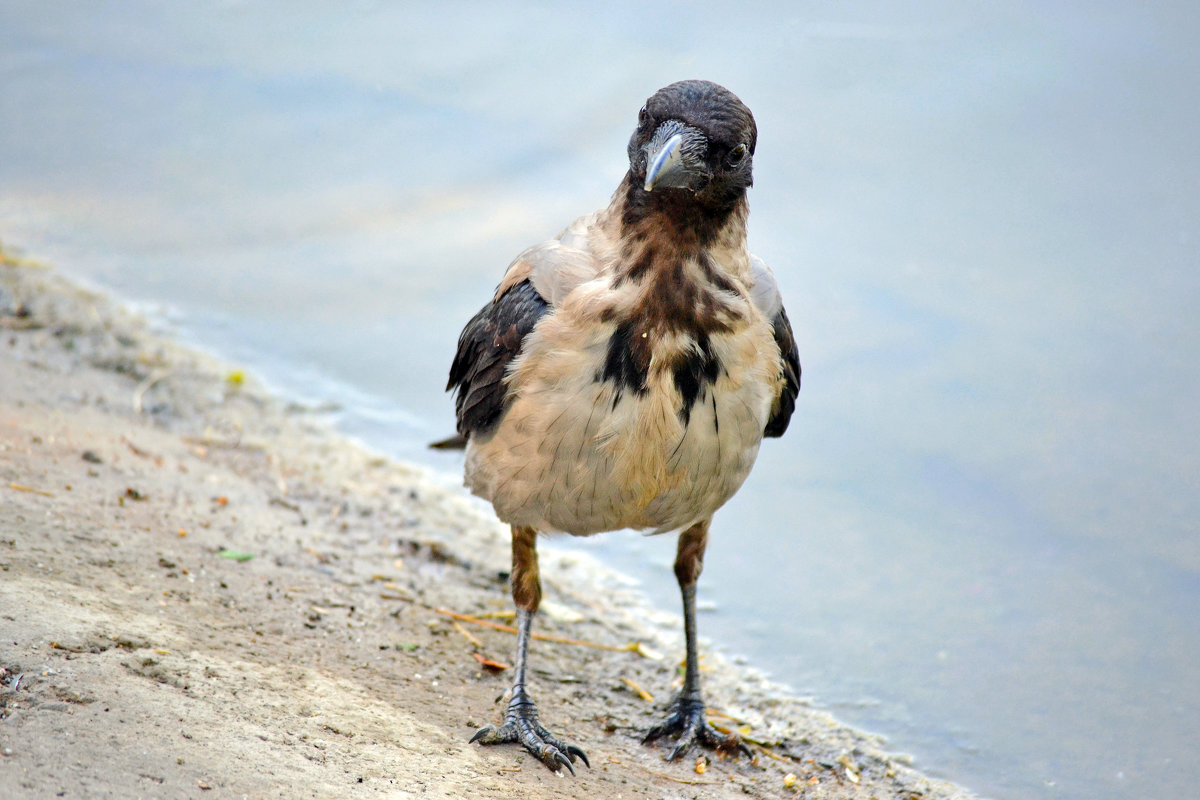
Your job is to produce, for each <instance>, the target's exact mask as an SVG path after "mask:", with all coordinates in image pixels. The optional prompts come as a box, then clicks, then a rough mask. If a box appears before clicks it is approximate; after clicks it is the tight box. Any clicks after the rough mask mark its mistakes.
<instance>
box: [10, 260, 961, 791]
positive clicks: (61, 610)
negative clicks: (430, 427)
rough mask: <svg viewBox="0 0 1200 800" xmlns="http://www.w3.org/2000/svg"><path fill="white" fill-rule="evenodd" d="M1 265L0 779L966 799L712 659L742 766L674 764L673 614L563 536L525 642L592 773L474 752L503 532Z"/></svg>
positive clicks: (458, 494) (196, 786)
mask: <svg viewBox="0 0 1200 800" xmlns="http://www.w3.org/2000/svg"><path fill="white" fill-rule="evenodd" d="M0 262H2V263H0V796H3V797H6V798H44V797H53V796H62V797H89V798H90V797H121V798H127V797H205V798H220V797H243V796H245V797H286V798H294V797H318V798H327V797H328V798H357V797H367V796H378V795H383V796H390V797H409V796H421V797H473V798H516V797H521V798H535V799H536V798H549V797H576V798H589V799H591V798H596V797H605V798H615V797H626V798H632V797H649V798H675V797H689V798H690V797H705V798H710V797H716V798H720V797H745V796H750V797H792V796H799V797H809V798H909V799H912V798H922V799H925V798H928V799H931V800H932V799H933V798H966V797H971V796H972V795H971V794H970V793H969V792H967V791H965V790H962V789H960V788H958V787H955V786H952V785H949V784H946V783H943V782H939V781H934V780H930V779H927V778H925V777H923V776H922V775H920V774H919V773H917V772H916V771H914V770H913V769H912V768H911V767H910V766H909V764H908V760H907V759H905V758H903V757H899V756H895V755H889V754H888V753H887V752H886V747H885V745H884V743H883V742H881V741H880V740H879V739H877V738H875V737H872V736H870V735H868V734H864V733H861V732H858V731H854V730H851V729H849V728H846V727H845V726H842V725H840V724H839V723H837V722H836V721H835V720H833V719H832V718H831V717H830V716H829V715H827V714H826V713H824V712H822V711H820V710H817V709H814V708H812V707H811V706H810V705H809V704H808V703H807V702H805V701H803V700H801V699H799V698H796V697H793V696H790V695H789V694H788V693H787V692H786V691H784V690H783V689H781V688H780V687H778V686H774V685H772V684H770V683H769V682H768V681H766V680H764V679H763V678H762V677H761V676H760V675H758V674H757V673H755V672H753V671H752V670H749V669H747V668H745V667H739V666H735V665H733V664H730V663H728V662H726V661H725V660H723V659H721V658H720V657H719V656H717V655H711V654H710V655H706V656H705V661H704V667H705V672H704V681H705V687H706V691H707V694H708V699H709V705H710V709H711V710H712V711H713V712H716V713H715V714H714V716H713V721H714V722H715V723H717V724H719V725H722V726H727V727H733V728H738V729H740V730H742V731H743V733H744V734H745V735H746V736H747V738H748V739H749V740H750V741H752V742H754V744H753V750H754V752H755V754H756V755H755V758H754V760H753V762H751V761H750V760H748V759H746V758H737V759H725V758H721V757H718V756H715V755H713V756H712V757H711V759H703V758H702V760H701V762H700V764H699V765H698V763H697V755H699V753H698V752H693V753H692V754H691V755H690V756H688V757H685V758H684V759H683V760H680V761H676V762H672V763H668V762H665V761H664V760H663V759H662V755H663V753H664V752H666V750H667V748H666V746H665V745H663V746H656V747H649V746H643V745H642V744H641V743H640V740H641V735H642V732H644V731H645V730H646V729H648V728H649V727H650V726H651V725H653V724H654V723H655V722H656V721H657V720H658V719H659V718H660V717H661V716H662V714H663V707H664V706H665V703H666V701H667V700H668V699H669V698H670V695H671V692H672V691H673V688H674V686H676V685H678V683H677V682H678V680H679V675H680V670H679V662H680V659H681V658H682V651H683V647H682V636H681V632H680V624H679V621H678V619H677V618H675V617H674V616H673V615H664V614H661V613H659V612H655V611H652V610H650V609H648V607H647V606H646V605H645V604H644V602H643V600H642V599H641V597H640V595H639V594H638V593H637V592H636V591H634V590H631V589H630V588H629V586H628V582H627V581H625V580H623V579H622V578H621V576H619V575H615V574H613V573H612V572H610V571H608V570H605V569H604V568H603V567H601V566H600V565H598V564H596V563H594V562H592V561H590V560H588V559H587V558H585V557H581V556H579V555H576V554H569V555H568V554H562V553H556V552H555V551H554V550H553V548H552V541H551V542H550V545H551V546H550V547H543V550H544V552H543V556H542V576H543V581H544V584H545V594H546V597H547V600H548V601H549V602H548V604H547V608H546V609H545V611H546V613H543V614H541V615H540V616H539V619H538V621H537V628H536V629H537V631H538V633H540V634H544V635H547V636H551V637H558V638H560V639H563V640H572V641H570V642H562V641H560V642H554V641H539V642H535V646H534V649H533V652H532V656H531V671H532V675H531V678H532V681H531V687H530V688H531V691H532V693H533V695H534V697H535V698H536V699H537V700H538V702H539V704H540V707H541V713H542V718H543V719H542V721H543V722H544V723H545V724H546V725H547V727H549V728H551V729H552V730H553V731H555V732H556V733H558V734H561V735H562V736H564V737H566V738H569V739H571V740H573V741H574V742H576V743H577V744H579V745H580V746H581V747H582V748H583V749H584V750H585V751H586V752H587V753H588V755H589V757H590V759H591V763H592V768H591V769H587V768H585V767H580V768H579V770H578V773H579V774H578V775H577V776H576V777H575V778H571V777H570V776H567V777H565V778H563V777H559V776H556V775H555V774H553V773H551V772H550V771H549V770H547V769H546V768H545V767H544V766H542V765H541V764H540V763H539V762H538V761H536V760H535V759H533V758H532V757H531V756H529V755H528V754H526V753H525V752H524V751H523V750H521V749H519V748H517V747H510V746H503V747H490V748H481V747H479V746H477V745H471V744H468V739H469V738H470V736H471V734H472V732H473V731H474V730H475V729H476V728H477V727H479V726H481V725H483V724H485V723H487V722H491V721H494V720H496V719H497V718H498V717H499V715H500V713H501V711H502V709H503V703H502V702H499V698H500V696H501V695H502V694H503V693H504V691H505V689H506V688H507V686H508V682H509V676H508V672H507V670H503V669H496V668H494V667H493V666H489V665H488V664H486V663H484V662H494V664H495V666H503V665H504V664H505V663H507V662H510V661H511V658H512V648H513V643H514V637H513V636H512V635H511V634H510V633H508V632H506V631H504V630H500V629H498V628H495V627H489V626H488V625H485V624H481V623H480V622H478V621H476V620H478V619H484V620H485V622H487V623H490V624H491V625H501V626H502V625H504V623H505V614H506V613H507V612H509V611H511V601H510V599H509V596H508V591H507V585H506V578H507V575H506V572H505V570H506V569H507V566H508V558H509V555H508V537H507V531H506V530H505V529H504V528H502V526H500V524H499V523H498V522H497V521H496V520H495V519H493V518H491V517H490V516H489V515H488V514H487V513H486V510H484V509H482V508H481V507H480V506H479V505H478V504H476V503H474V502H473V501H470V500H469V499H468V498H467V497H466V496H465V493H464V492H463V491H462V490H459V489H457V488H455V487H453V486H451V485H448V482H447V481H446V480H445V479H444V478H443V477H441V476H436V475H431V474H429V473H427V472H425V471H424V470H421V469H417V468H414V467H411V466H407V465H404V464H398V463H394V462H392V461H389V460H387V459H384V458H380V457H379V456H377V455H375V454H373V453H370V452H368V451H367V450H365V449H364V448H362V447H360V446H359V445H357V444H355V443H353V442H350V441H347V440H346V439H345V438H343V437H341V436H339V435H338V434H337V433H336V432H333V431H332V430H330V428H329V426H328V425H327V423H326V422H325V420H323V419H322V418H321V417H320V415H319V414H317V413H314V411H313V410H312V409H305V408H301V407H297V406H295V405H294V404H289V403H288V402H286V401H285V400H283V399H280V398H276V397H272V396H270V395H269V394H268V393H266V392H265V391H264V390H263V389H262V388H261V387H260V386H259V385H258V384H257V383H256V382H255V380H254V378H253V376H248V375H244V374H242V373H241V372H240V371H238V370H237V369H236V367H233V366H230V365H227V364H222V363H220V362H219V361H218V360H217V359H214V358H212V357H209V356H207V355H205V354H202V353H199V352H197V351H194V350H191V349H188V348H187V347H184V346H181V345H179V344H176V343H174V342H172V341H169V340H167V339H164V338H163V337H161V336H159V335H157V334H155V333H154V332H153V331H151V329H150V327H149V326H148V324H147V322H146V321H145V320H143V319H141V318H140V317H138V316H137V315H135V314H133V313H131V312H129V311H128V310H126V309H124V308H123V307H121V306H120V305H118V304H117V303H115V302H113V301H112V300H110V299H109V298H107V297H105V296H103V295H101V294H97V293H94V292H91V291H87V290H84V289H81V288H80V287H78V286H76V285H75V284H73V283H71V282H70V281H68V280H66V279H64V278H62V277H60V276H59V275H58V274H57V273H56V272H55V271H54V270H52V269H50V268H48V267H46V266H44V265H39V264H36V263H33V262H29V261H26V260H23V259H18V258H15V257H13V256H12V255H11V254H9V255H7V256H5V257H3V258H0ZM66 266H69V265H66ZM453 615H460V617H466V619H462V618H456V616H453ZM643 692H644V694H643ZM648 698H649V699H648ZM789 776H792V777H791V778H789Z"/></svg>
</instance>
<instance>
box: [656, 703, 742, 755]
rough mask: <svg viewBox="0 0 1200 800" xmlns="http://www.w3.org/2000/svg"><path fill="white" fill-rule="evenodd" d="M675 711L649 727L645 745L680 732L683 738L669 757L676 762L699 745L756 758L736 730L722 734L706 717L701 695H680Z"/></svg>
mask: <svg viewBox="0 0 1200 800" xmlns="http://www.w3.org/2000/svg"><path fill="white" fill-rule="evenodd" d="M670 710H671V713H670V714H669V715H668V716H667V718H666V719H665V720H663V721H662V722H661V723H659V724H658V725H655V726H654V727H653V728H651V729H650V730H649V732H648V733H647V734H646V736H645V738H644V739H642V744H650V742H653V741H654V740H655V739H658V738H660V737H663V736H666V735H668V734H672V735H674V734H678V735H679V741H678V743H677V744H676V745H675V749H674V750H672V751H671V754H670V755H668V756H667V761H674V760H675V759H677V758H679V757H680V756H681V755H683V754H684V753H686V752H687V751H688V750H691V749H692V746H693V745H695V744H701V745H703V746H704V747H708V748H711V749H713V750H717V751H719V752H722V753H729V754H731V755H732V754H734V753H739V752H740V753H744V754H745V755H746V756H747V757H751V758H752V757H753V755H754V754H753V753H751V752H750V748H749V747H747V746H746V743H745V742H743V741H742V737H740V736H738V735H737V734H736V733H729V734H725V733H721V732H720V731H718V730H717V729H716V728H714V727H713V726H712V725H709V724H708V720H707V719H706V718H705V707H704V701H703V700H700V699H699V698H693V699H689V698H684V697H676V698H675V700H674V701H673V702H672V703H671V709H670Z"/></svg>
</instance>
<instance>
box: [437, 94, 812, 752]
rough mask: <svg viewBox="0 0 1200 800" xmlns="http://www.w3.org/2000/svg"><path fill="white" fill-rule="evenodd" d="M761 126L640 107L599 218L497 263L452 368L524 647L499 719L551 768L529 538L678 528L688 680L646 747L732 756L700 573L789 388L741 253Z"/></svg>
mask: <svg viewBox="0 0 1200 800" xmlns="http://www.w3.org/2000/svg"><path fill="white" fill-rule="evenodd" d="M757 135H758V132H757V128H756V126H755V123H754V117H753V116H752V115H751V113H750V109H748V108H747V107H746V106H745V105H744V104H743V103H742V101H741V100H739V99H738V98H737V97H736V96H735V95H734V94H733V93H732V92H730V91H729V90H727V89H725V88H723V87H721V86H718V85H716V84H714V83H709V82H707V81H696V80H692V81H680V82H678V83H673V84H671V85H670V86H667V87H665V88H663V89H660V90H659V91H658V92H655V93H654V95H653V96H652V97H650V99H649V100H647V101H646V104H645V105H644V106H643V107H642V109H641V111H640V112H639V113H638V123H637V129H636V130H635V131H634V133H633V137H632V138H631V139H630V141H629V148H628V152H629V171H628V172H627V173H626V174H625V177H624V179H623V180H622V181H621V184H620V186H618V187H617V190H616V192H615V194H614V195H613V197H612V200H611V202H610V203H609V204H608V206H607V207H606V208H603V209H601V210H600V211H597V212H595V213H593V214H590V215H588V216H585V217H581V218H579V219H577V220H575V222H573V223H571V225H570V226H569V227H567V229H566V230H564V231H563V232H562V233H561V234H559V236H558V237H557V238H555V239H551V240H549V241H546V242H543V243H541V244H538V245H534V246H533V247H531V248H529V249H528V250H526V251H525V252H523V253H521V254H520V255H519V256H517V258H516V259H515V260H514V261H513V262H512V264H511V265H510V266H509V268H508V271H507V272H506V273H505V275H504V278H503V279H502V280H501V281H500V285H499V287H498V288H497V289H496V293H495V295H494V296H493V297H492V299H491V301H490V302H489V303H488V304H487V305H485V306H484V307H483V308H482V309H481V310H480V311H479V313H478V314H476V315H475V316H474V317H473V318H472V319H471V321H470V322H468V323H467V325H466V327H465V328H464V329H463V332H462V335H461V336H460V337H459V340H458V352H457V354H456V355H455V357H454V362H453V365H452V366H451V368H450V381H449V385H448V387H447V389H448V390H454V391H455V392H456V397H455V409H456V412H457V420H458V432H459V434H460V435H461V436H462V437H464V438H465V440H466V466H465V484H466V486H468V487H469V488H470V490H471V491H472V492H474V493H475V494H477V495H479V496H480V497H482V498H484V499H486V500H488V501H490V502H491V503H492V505H493V506H494V507H495V510H496V514H497V516H499V518H500V519H501V520H503V521H504V522H506V523H508V524H509V525H511V526H512V577H511V580H512V595H513V600H514V602H515V604H516V607H517V630H518V637H517V653H516V665H515V669H514V673H515V674H514V682H513V687H512V694H511V700H510V702H509V704H508V707H507V710H506V712H505V715H504V719H503V722H502V723H501V724H499V725H488V726H486V727H484V728H482V729H481V730H480V731H478V732H477V733H476V734H475V736H474V737H473V738H472V740H471V741H473V742H474V741H478V742H480V743H482V744H497V743H502V742H519V743H520V744H522V745H523V746H524V747H525V748H526V749H528V750H529V751H530V752H531V753H533V755H535V756H537V758H538V759H540V760H541V761H542V762H543V763H544V764H546V765H547V766H548V767H550V768H551V769H553V770H555V771H558V770H559V769H561V768H563V767H565V768H566V769H568V770H570V771H571V772H572V773H574V771H575V769H574V767H573V766H572V762H574V761H575V759H576V758H578V759H580V760H582V761H583V762H584V763H585V764H586V763H587V756H586V755H585V754H584V752H583V751H582V750H581V749H580V748H578V747H576V746H575V745H573V744H569V743H567V742H564V741H563V740H562V739H560V738H558V737H557V736H555V735H554V734H552V733H550V732H549V731H548V730H546V729H545V728H544V727H542V725H541V724H540V723H539V721H538V713H537V709H536V707H535V705H534V702H533V699H532V698H531V696H530V695H529V693H528V691H527V689H526V661H527V656H528V651H529V639H530V627H531V624H532V621H533V617H534V615H535V614H536V612H537V610H538V604H539V601H540V599H541V581H540V578H539V575H538V564H537V535H538V533H551V532H561V533H569V534H572V535H575V536H588V535H591V534H594V533H600V532H602V531H611V530H618V529H621V528H634V529H640V530H647V531H651V532H655V533H665V532H669V531H679V532H680V533H679V541H678V549H677V553H676V559H675V576H676V578H677V579H678V581H679V587H680V590H681V592H682V595H683V616H684V631H685V634H686V639H687V644H686V647H687V662H686V663H687V667H686V672H685V679H684V684H683V688H682V690H681V691H680V692H679V694H678V695H677V696H676V697H675V698H674V700H673V701H672V702H671V705H670V707H669V709H668V715H667V717H666V719H665V721H664V722H662V723H661V724H660V725H657V726H655V727H654V728H652V729H651V730H650V731H649V732H648V733H647V734H646V737H645V741H646V742H650V741H652V740H654V739H657V738H659V737H661V736H665V735H675V736H678V743H677V744H676V746H675V747H674V748H673V749H672V751H671V753H670V755H669V756H668V758H671V759H674V758H676V757H678V756H680V755H681V754H683V753H684V752H686V751H687V750H688V749H689V748H690V747H691V746H692V745H693V744H696V743H700V744H702V745H704V746H707V747H713V748H717V749H720V750H725V751H737V750H739V749H740V750H742V751H744V752H746V748H745V745H744V744H742V742H741V740H740V739H739V738H738V737H737V736H736V734H731V735H723V734H721V733H719V732H717V731H716V730H714V729H713V728H712V726H711V725H709V723H708V721H707V720H706V714H705V705H704V700H703V697H702V695H701V691H700V672H699V665H698V661H697V647H696V579H697V578H698V577H699V575H700V571H701V569H702V567H703V559H704V549H705V545H706V543H707V540H708V529H709V523H710V522H711V521H712V516H713V513H714V512H716V510H717V509H718V508H720V507H721V506H722V505H724V503H725V502H726V501H727V500H729V498H730V497H732V496H733V494H734V492H736V491H737V490H738V488H739V487H740V486H741V485H742V482H743V481H744V480H745V479H746V476H747V475H748V474H749V473H750V468H751V467H752V466H753V464H754V460H755V458H756V457H757V455H758V447H759V443H760V442H761V440H762V438H763V437H764V436H781V435H782V434H783V432H784V431H785V430H786V429H787V427H788V422H789V420H790V419H791V416H792V411H793V408H794V407H795V401H796V394H797V392H798V391H799V389H800V363H799V360H798V358H797V354H796V343H795V340H794V338H793V336H792V328H791V324H790V323H789V322H788V317H787V314H786V313H784V310H783V303H782V300H781V298H780V295H779V289H778V287H777V285H776V283H775V278H774V276H773V275H772V274H771V271H770V270H769V269H768V268H767V266H766V264H764V263H763V262H762V261H761V260H759V259H758V258H756V257H755V256H752V255H751V254H750V253H749V251H748V250H747V249H746V217H747V214H748V213H749V206H748V203H747V199H746V190H747V189H748V188H749V187H750V186H751V184H752V162H753V157H754V149H755V145H756V144H757Z"/></svg>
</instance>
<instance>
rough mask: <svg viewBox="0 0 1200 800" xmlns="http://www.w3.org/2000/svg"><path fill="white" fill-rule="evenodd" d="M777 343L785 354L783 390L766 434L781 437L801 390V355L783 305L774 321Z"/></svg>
mask: <svg viewBox="0 0 1200 800" xmlns="http://www.w3.org/2000/svg"><path fill="white" fill-rule="evenodd" d="M773 327H774V330H775V344H777V345H779V354H780V355H781V356H783V378H784V384H783V391H781V392H780V393H779V397H777V398H776V399H775V405H774V406H773V407H772V408H771V418H770V419H769V420H767V427H766V428H765V429H764V430H763V435H764V436H773V437H779V436H783V432H784V431H786V430H787V428H788V423H789V422H791V420H792V412H793V411H795V410H796V395H797V394H798V393H799V392H800V356H799V354H798V353H797V352H796V338H795V337H794V336H793V335H792V323H791V322H789V321H788V318H787V312H786V311H784V310H783V306H780V307H779V313H778V314H776V315H775V319H774V322H773Z"/></svg>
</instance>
